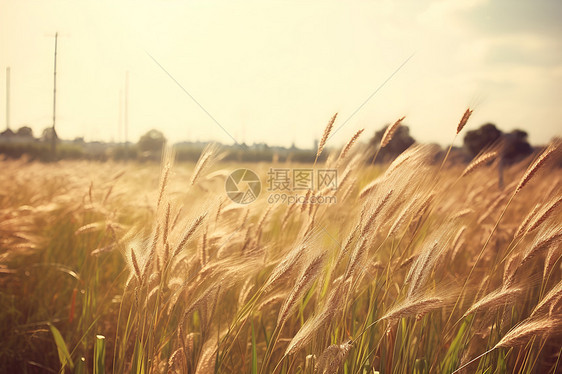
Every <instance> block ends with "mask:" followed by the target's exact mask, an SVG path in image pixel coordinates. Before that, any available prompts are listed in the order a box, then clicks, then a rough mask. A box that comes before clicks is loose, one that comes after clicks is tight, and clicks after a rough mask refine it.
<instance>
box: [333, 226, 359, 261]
mask: <svg viewBox="0 0 562 374" xmlns="http://www.w3.org/2000/svg"><path fill="white" fill-rule="evenodd" d="M360 227H361V223H358V224H357V225H355V227H354V228H353V230H351V232H350V233H349V235H348V236H347V239H346V240H345V244H344V245H343V247H341V249H340V251H339V252H338V257H337V259H336V261H335V262H334V263H335V264H336V266H337V265H338V264H339V263H340V261H341V259H342V258H343V257H344V256H345V255H346V253H347V252H348V251H349V248H351V243H352V242H353V240H354V239H355V236H356V235H357V233H358V232H359V228H360Z"/></svg>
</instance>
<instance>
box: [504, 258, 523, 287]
mask: <svg viewBox="0 0 562 374" xmlns="http://www.w3.org/2000/svg"><path fill="white" fill-rule="evenodd" d="M520 263H521V255H520V254H519V253H515V254H513V255H512V256H511V257H510V258H509V259H508V260H507V262H506V263H505V266H504V269H503V279H502V280H503V288H509V287H511V286H512V285H513V282H514V280H515V274H516V273H517V268H518V267H519V264H520Z"/></svg>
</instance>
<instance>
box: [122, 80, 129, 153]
mask: <svg viewBox="0 0 562 374" xmlns="http://www.w3.org/2000/svg"><path fill="white" fill-rule="evenodd" d="M123 126H124V127H125V153H126V154H127V158H128V157H129V138H128V135H129V134H128V133H129V71H128V70H127V72H126V73H125V108H124V116H123Z"/></svg>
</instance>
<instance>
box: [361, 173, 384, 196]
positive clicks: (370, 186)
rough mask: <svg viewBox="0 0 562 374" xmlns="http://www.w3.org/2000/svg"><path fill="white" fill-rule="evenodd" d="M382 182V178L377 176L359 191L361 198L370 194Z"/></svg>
mask: <svg viewBox="0 0 562 374" xmlns="http://www.w3.org/2000/svg"><path fill="white" fill-rule="evenodd" d="M381 182H382V178H377V179H375V180H374V181H372V182H371V183H369V184H368V185H366V186H365V187H363V189H362V190H361V192H359V198H360V199H363V198H364V197H365V196H367V195H369V194H370V193H371V192H373V190H374V189H375V188H376V187H377V186H378V185H379V184H380V183H381Z"/></svg>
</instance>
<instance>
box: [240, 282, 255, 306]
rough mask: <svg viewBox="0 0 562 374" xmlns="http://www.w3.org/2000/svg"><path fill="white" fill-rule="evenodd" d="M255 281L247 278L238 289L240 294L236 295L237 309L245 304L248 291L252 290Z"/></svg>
mask: <svg viewBox="0 0 562 374" xmlns="http://www.w3.org/2000/svg"><path fill="white" fill-rule="evenodd" d="M254 281H255V280H254V279H253V277H248V279H246V281H245V282H244V285H243V286H242V288H241V289H240V293H239V294H238V308H242V306H243V305H244V304H246V300H248V296H249V295H250V291H252V289H253V288H254V284H253V282H254Z"/></svg>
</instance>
